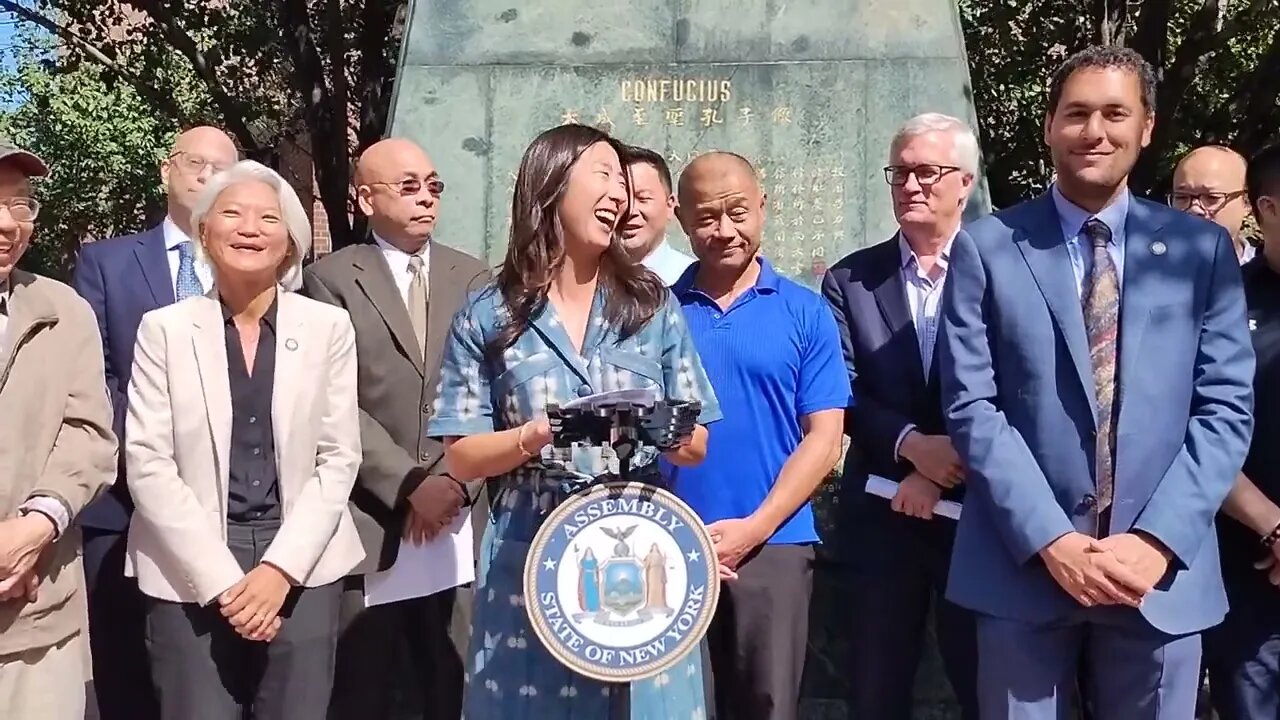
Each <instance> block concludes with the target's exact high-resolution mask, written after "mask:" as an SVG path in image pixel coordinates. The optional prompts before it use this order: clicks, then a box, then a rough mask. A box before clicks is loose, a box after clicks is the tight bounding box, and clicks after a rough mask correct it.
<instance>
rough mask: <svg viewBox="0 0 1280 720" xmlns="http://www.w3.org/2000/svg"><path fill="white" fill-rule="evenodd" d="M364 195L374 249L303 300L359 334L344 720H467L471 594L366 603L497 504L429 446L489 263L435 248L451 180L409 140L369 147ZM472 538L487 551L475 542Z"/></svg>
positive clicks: (308, 286)
mask: <svg viewBox="0 0 1280 720" xmlns="http://www.w3.org/2000/svg"><path fill="white" fill-rule="evenodd" d="M355 185H356V199H357V203H358V204H359V207H360V211H361V212H363V213H364V214H365V215H367V216H368V217H369V227H370V229H371V230H372V234H373V242H372V243H369V244H364V245H353V246H350V247H347V248H343V249H342V250H339V251H338V252H335V253H333V254H332V255H329V256H327V257H325V258H323V259H321V260H319V261H317V262H316V263H315V264H313V265H312V266H311V267H309V268H307V270H306V271H305V272H304V273H303V291H304V292H306V293H307V294H309V295H310V296H311V297H313V298H316V299H318V300H323V301H325V302H329V303H332V304H334V305H338V306H339V307H343V308H345V309H346V310H347V312H349V313H350V314H351V321H352V324H353V325H354V326H355V329H356V354H357V355H358V356H359V365H360V368H359V370H360V400H359V402H360V434H361V444H362V445H363V453H364V458H363V463H362V464H361V466H360V474H359V476H358V477H357V479H356V488H355V490H354V491H353V492H352V494H351V514H352V516H353V517H354V518H355V521H356V528H357V529H358V530H359V531H360V537H361V540H362V541H363V543H364V546H365V561H364V562H363V563H362V564H361V565H359V566H357V567H356V569H355V571H354V573H353V576H352V577H351V578H348V582H347V591H346V593H345V594H344V597H343V608H342V618H341V621H340V623H341V627H342V630H341V635H340V636H339V640H338V657H337V671H336V674H335V680H334V688H333V699H332V702H331V703H330V707H329V717H330V718H331V719H332V720H346V719H347V718H351V719H353V720H356V719H358V720H391V719H392V718H394V719H395V720H400V719H401V718H414V719H415V720H419V719H421V720H426V719H428V718H441V719H442V720H444V719H446V718H447V720H457V718H458V717H459V716H460V715H461V714H462V688H463V665H462V656H463V654H464V653H465V652H466V645H467V641H468V636H469V633H470V625H471V622H470V616H469V614H468V612H469V610H470V604H471V597H470V592H469V590H466V589H463V588H455V589H448V590H444V591H442V592H437V593H435V594H433V595H429V596H426V597H415V598H411V599H406V600H401V601H399V602H394V603H389V604H385V605H375V606H372V607H369V608H367V609H366V608H365V598H364V589H365V587H364V579H365V577H364V576H366V575H368V574H371V573H375V572H379V571H385V570H387V569H389V568H391V566H392V565H393V564H394V563H395V562H396V558H397V557H398V556H399V555H400V552H401V548H402V546H403V544H413V545H420V544H422V543H424V542H427V541H430V540H432V539H435V538H437V537H442V536H443V535H444V534H447V533H451V532H456V533H458V534H460V535H462V534H465V533H466V532H467V530H466V525H465V523H464V520H465V519H466V518H464V516H465V515H467V514H468V509H467V508H468V506H470V507H471V515H470V519H471V522H472V525H473V526H474V528H475V529H479V528H480V527H483V526H482V524H481V523H478V522H476V520H477V519H478V518H477V515H478V514H479V513H481V512H482V511H483V510H485V509H486V508H487V502H486V501H483V500H481V501H480V502H477V498H478V496H479V495H480V487H479V486H478V484H477V485H470V486H469V485H464V484H462V483H459V482H458V481H456V480H454V479H453V478H452V477H450V476H449V475H447V474H446V472H445V467H444V464H443V462H442V458H443V454H444V447H443V446H442V445H441V444H440V443H439V442H438V441H436V440H432V439H429V438H427V436H426V432H425V429H426V424H427V419H428V418H429V417H430V416H431V405H432V402H433V401H434V400H435V392H436V385H437V384H438V380H439V378H438V376H439V371H440V356H441V352H442V351H443V348H444V342H445V339H446V337H447V334H448V330H449V324H450V321H451V320H452V318H453V314H454V312H455V311H457V309H458V308H460V307H461V306H462V304H463V303H464V302H465V300H466V297H467V292H468V290H470V289H472V288H476V287H479V286H480V285H481V284H482V283H483V282H484V280H485V279H486V278H487V270H486V268H485V266H484V264H483V263H482V262H481V261H479V260H477V259H476V258H473V257H471V256H470V255H466V254H464V253H461V252H459V251H457V250H454V249H452V248H449V247H446V246H444V245H441V244H439V243H436V242H434V241H433V240H432V232H433V231H434V229H435V226H436V220H437V218H438V217H439V213H440V208H441V199H442V196H443V195H444V188H445V185H444V181H443V180H442V179H441V177H440V173H439V172H438V171H437V170H436V166H435V164H434V163H433V162H432V161H431V158H429V157H428V156H427V154H426V153H425V152H423V150H422V148H420V147H418V146H417V145H416V144H414V143H413V142H411V141H409V140H405V139H402V138H389V139H386V140H383V141H381V142H378V143H376V144H374V145H373V146H371V147H370V148H369V149H367V150H365V152H364V154H363V155H361V157H360V160H359V163H358V165H357V168H356V179H355ZM466 537H467V540H469V541H470V542H472V543H473V545H474V543H475V538H474V537H473V536H466Z"/></svg>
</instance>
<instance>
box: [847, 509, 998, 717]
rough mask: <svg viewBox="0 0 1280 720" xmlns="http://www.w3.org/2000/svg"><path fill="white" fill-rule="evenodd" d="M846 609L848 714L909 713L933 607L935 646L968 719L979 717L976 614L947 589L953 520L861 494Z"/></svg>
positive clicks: (882, 714) (963, 713) (953, 530)
mask: <svg viewBox="0 0 1280 720" xmlns="http://www.w3.org/2000/svg"><path fill="white" fill-rule="evenodd" d="M857 502H858V503H859V507H858V508H857V510H856V512H857V519H858V522H857V524H856V525H855V526H854V528H855V529H854V530H853V532H854V533H855V534H856V537H857V540H856V541H855V542H853V543H852V545H853V547H856V548H859V551H858V553H857V555H856V557H855V558H854V559H853V561H852V563H853V564H852V567H851V574H852V577H851V579H852V582H851V583H850V585H851V586H852V588H853V590H852V596H853V597H852V607H851V608H850V613H849V620H850V624H849V638H850V643H849V646H850V656H851V657H850V660H851V663H852V673H851V682H850V689H851V695H852V697H851V703H850V704H851V705H852V710H853V711H852V716H853V717H855V718H867V719H868V720H871V719H874V720H910V719H911V716H912V715H911V708H912V691H913V689H914V687H915V677H916V669H917V668H918V666H919V665H920V658H921V654H922V651H923V650H924V646H925V642H926V634H925V633H926V630H927V620H928V617H929V612H930V609H932V611H933V619H934V632H935V635H936V636H937V639H938V652H939V654H940V655H941V656H942V662H943V668H944V669H945V670H946V673H947V679H948V680H949V681H950V683H951V689H952V691H953V692H955V695H956V700H957V702H958V704H959V706H960V712H961V717H963V718H964V719H965V720H977V718H978V687H977V683H978V647H977V636H976V630H975V627H974V617H973V614H972V613H971V612H970V611H968V610H966V609H965V608H962V607H960V606H959V605H956V604H954V603H952V602H949V601H947V600H946V598H945V597H944V593H945V592H946V588H947V571H948V568H949V567H950V565H951V546H952V542H953V541H954V538H955V526H956V524H955V521H953V520H950V519H948V518H942V517H935V518H934V519H932V520H920V519H918V518H913V517H908V516H906V515H903V514H902V513H897V512H894V511H893V510H892V509H891V508H890V507H889V502H888V501H887V500H884V499H882V498H877V497H871V496H867V497H865V498H858V500H857Z"/></svg>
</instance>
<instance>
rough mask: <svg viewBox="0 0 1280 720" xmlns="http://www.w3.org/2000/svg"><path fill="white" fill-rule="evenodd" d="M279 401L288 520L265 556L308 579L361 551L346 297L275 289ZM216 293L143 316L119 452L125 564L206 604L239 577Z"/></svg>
mask: <svg viewBox="0 0 1280 720" xmlns="http://www.w3.org/2000/svg"><path fill="white" fill-rule="evenodd" d="M277 292H278V293H279V296H278V297H279V301H278V304H277V307H276V367H275V384H274V388H273V394H272V401H271V421H272V424H273V429H274V431H275V444H276V467H277V471H278V474H279V483H280V484H279V489H280V500H281V503H282V505H283V507H282V508H281V510H282V516H283V522H282V525H281V527H280V531H279V533H278V534H277V535H276V538H275V540H274V541H273V542H272V543H271V546H270V547H268V548H267V551H266V554H265V556H264V557H263V561H264V562H269V563H271V564H273V565H275V566H277V567H279V568H280V569H282V570H284V572H285V573H287V574H288V575H289V577H291V578H293V579H294V580H295V581H296V582H298V583H300V584H301V585H303V586H306V587H315V586H319V585H325V584H328V583H331V582H334V581H336V580H339V579H341V578H342V577H343V576H345V575H346V574H347V573H348V572H349V571H350V570H351V569H352V568H353V567H355V566H356V564H357V563H359V562H360V561H361V560H363V559H364V550H363V548H362V547H361V544H360V538H359V537H358V536H357V535H356V529H355V525H354V523H353V522H352V520H351V514H350V512H348V510H347V501H348V500H349V496H350V495H351V487H352V485H353V484H354V483H355V479H356V471H357V470H358V469H359V466H360V418H359V410H358V407H357V404H356V347H355V330H354V329H353V328H352V326H351V319H350V318H349V317H348V315H347V312H346V311H345V310H343V309H341V308H338V307H334V306H332V305H327V304H325V303H322V302H318V301H316V300H311V299H308V298H305V297H303V296H301V295H298V294H296V293H291V292H286V291H285V290H283V289H278V290H277ZM224 328H225V326H224V322H223V317H222V307H221V304H220V303H219V301H218V300H217V298H216V296H214V295H212V294H210V295H205V296H199V297H192V298H188V299H186V300H183V301H182V302H179V303H177V304H174V305H170V306H168V307H163V308H159V309H157V310H153V311H151V312H149V313H147V314H146V315H144V316H143V317H142V325H141V326H140V327H139V328H138V340H137V344H136V345H135V349H134V359H133V376H132V379H131V380H130V382H129V408H128V414H127V415H126V418H125V437H126V438H127V441H126V443H125V458H126V463H127V473H126V477H127V478H128V483H129V491H130V493H131V494H132V495H133V501H134V504H135V506H136V509H135V512H134V515H133V520H132V521H131V522H130V525H129V542H128V554H127V557H126V559H125V574H127V575H129V576H131V577H137V578H138V585H139V587H141V589H142V591H143V592H144V593H146V594H147V595H150V596H151V597H155V598H159V599H162V600H170V601H173V602H189V603H200V604H202V605H203V604H207V603H209V602H211V601H213V600H214V599H216V598H217V597H218V595H220V594H222V592H223V591H225V590H227V589H228V588H230V587H231V586H232V585H234V584H235V583H237V582H238V581H239V580H240V578H242V577H243V576H244V572H242V571H241V570H240V566H239V564H238V563H237V562H236V560H235V558H234V557H233V556H232V555H231V551H230V550H229V549H228V548H227V485H228V467H227V465H228V460H229V456H230V444H231V387H230V380H229V375H228V370H227V346H226V334H225V329H224Z"/></svg>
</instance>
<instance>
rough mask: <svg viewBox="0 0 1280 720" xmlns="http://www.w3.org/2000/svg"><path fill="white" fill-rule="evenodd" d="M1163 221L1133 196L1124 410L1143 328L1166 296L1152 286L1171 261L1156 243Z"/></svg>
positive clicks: (1123, 341)
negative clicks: (1129, 379) (1156, 250)
mask: <svg viewBox="0 0 1280 720" xmlns="http://www.w3.org/2000/svg"><path fill="white" fill-rule="evenodd" d="M1160 230H1161V225H1160V223H1159V221H1158V220H1157V218H1156V217H1155V216H1154V215H1153V213H1152V212H1151V210H1150V208H1148V207H1146V206H1145V205H1144V203H1143V202H1142V201H1140V200H1138V199H1137V198H1130V200H1129V216H1128V218H1126V220H1125V229H1124V276H1123V286H1122V287H1121V289H1120V293H1121V295H1120V346H1119V354H1120V357H1119V369H1120V377H1119V383H1120V386H1119V388H1118V390H1119V395H1118V397H1119V399H1120V412H1121V413H1123V412H1124V409H1125V405H1124V402H1123V400H1124V387H1125V380H1126V379H1127V378H1131V377H1133V373H1134V372H1137V366H1136V364H1137V362H1138V359H1139V357H1140V356H1141V354H1142V346H1141V345H1140V344H1139V343H1140V342H1141V341H1142V333H1143V330H1145V329H1146V326H1147V319H1148V317H1149V316H1150V315H1151V309H1152V307H1153V305H1154V304H1155V303H1154V302H1153V301H1154V300H1156V299H1157V298H1161V297H1164V295H1163V294H1162V293H1159V292H1156V291H1155V290H1154V289H1153V288H1152V285H1153V283H1152V280H1153V279H1156V278H1158V277H1159V276H1160V274H1161V271H1162V269H1163V268H1164V267H1165V266H1166V264H1167V263H1168V260H1167V258H1168V255H1167V254H1165V253H1164V252H1162V253H1160V254H1158V255H1157V254H1156V253H1155V252H1153V251H1152V245H1153V243H1154V242H1155V240H1156V238H1157V237H1158V236H1159V233H1160Z"/></svg>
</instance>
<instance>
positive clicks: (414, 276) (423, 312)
mask: <svg viewBox="0 0 1280 720" xmlns="http://www.w3.org/2000/svg"><path fill="white" fill-rule="evenodd" d="M422 264H423V263H422V256H421V255H410V256H409V320H410V321H412V322H413V334H414V335H417V336H418V352H420V353H423V354H424V355H425V353H426V347H427V275H426V273H424V272H422Z"/></svg>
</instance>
